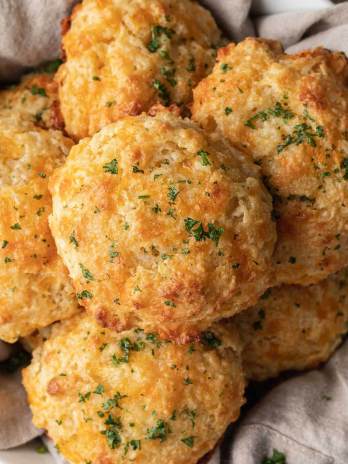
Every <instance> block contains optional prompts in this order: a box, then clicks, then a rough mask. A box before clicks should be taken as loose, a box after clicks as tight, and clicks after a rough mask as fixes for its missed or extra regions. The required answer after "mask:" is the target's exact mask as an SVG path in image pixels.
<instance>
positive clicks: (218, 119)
mask: <svg viewBox="0 0 348 464" xmlns="http://www.w3.org/2000/svg"><path fill="white" fill-rule="evenodd" d="M347 73H348V67H347V59H346V57H345V56H344V55H343V54H342V53H336V52H335V53H333V52H329V51H327V50H324V49H315V50H310V51H307V52H302V53H299V54H296V55H286V54H284V53H283V51H282V49H281V47H280V44H279V43H278V42H272V41H265V40H261V39H246V40H244V41H243V42H241V43H239V44H238V45H234V44H231V45H229V46H228V47H226V48H224V49H221V50H220V51H219V57H218V62H217V63H216V65H215V68H214V71H213V73H212V74H211V75H210V76H209V77H208V78H206V79H205V80H203V81H202V82H201V83H200V84H199V85H198V87H197V88H196V89H195V91H194V104H193V117H194V119H196V120H197V121H199V122H200V123H201V124H202V125H203V126H204V127H205V128H208V129H209V128H211V129H214V130H215V129H216V127H218V129H219V130H220V131H221V132H222V133H223V134H224V135H225V136H226V137H227V138H228V139H229V140H230V141H231V142H233V143H235V144H237V145H238V146H243V147H244V148H245V149H246V150H247V151H248V152H249V154H251V155H252V156H253V157H254V159H255V161H257V163H258V164H259V165H260V167H261V169H262V173H263V175H264V179H265V183H266V184H267V185H268V187H269V189H270V191H271V193H272V194H273V198H274V204H275V213H276V217H277V218H278V244H277V248H276V252H275V257H274V265H275V278H276V279H278V282H279V283H288V284H301V285H308V284H311V283H315V282H318V281H319V280H322V279H324V278H325V277H327V276H328V275H329V274H330V273H333V272H336V271H338V270H339V269H341V268H342V267H344V266H345V265H346V263H347V252H348V228H347V225H348V141H347V129H348V124H347V121H348V119H347V118H348V112H347V102H348V92H347V76H348V74H347Z"/></svg>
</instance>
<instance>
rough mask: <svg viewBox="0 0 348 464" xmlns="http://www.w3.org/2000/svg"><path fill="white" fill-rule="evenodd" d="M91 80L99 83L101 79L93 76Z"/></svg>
mask: <svg viewBox="0 0 348 464" xmlns="http://www.w3.org/2000/svg"><path fill="white" fill-rule="evenodd" d="M92 79H93V80H94V81H101V79H100V77H99V76H93V77H92Z"/></svg>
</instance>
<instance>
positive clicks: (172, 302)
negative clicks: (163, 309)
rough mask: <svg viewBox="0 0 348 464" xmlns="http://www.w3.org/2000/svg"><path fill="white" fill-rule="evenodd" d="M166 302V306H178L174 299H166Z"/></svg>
mask: <svg viewBox="0 0 348 464" xmlns="http://www.w3.org/2000/svg"><path fill="white" fill-rule="evenodd" d="M164 304H165V305H166V306H170V307H171V308H176V304H175V303H174V301H172V300H166V301H165V302H164Z"/></svg>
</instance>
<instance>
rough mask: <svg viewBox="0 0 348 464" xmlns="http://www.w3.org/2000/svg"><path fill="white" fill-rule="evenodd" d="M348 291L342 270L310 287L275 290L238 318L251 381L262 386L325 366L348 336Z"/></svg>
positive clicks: (288, 286)
mask: <svg viewBox="0 0 348 464" xmlns="http://www.w3.org/2000/svg"><path fill="white" fill-rule="evenodd" d="M347 288H348V271H347V269H344V270H342V271H340V272H338V273H337V274H334V275H332V276H330V277H329V278H327V279H326V280H323V281H322V282H320V283H319V284H314V285H310V286H309V287H301V286H295V285H283V286H281V287H277V288H272V289H270V290H268V291H267V292H266V293H265V294H264V295H263V297H262V298H261V299H260V300H259V301H258V303H257V304H256V305H255V306H254V307H253V308H250V309H247V310H246V311H243V313H242V314H240V315H238V316H236V318H235V319H234V320H235V322H236V328H237V330H238V332H239V333H240V336H241V338H242V341H243V343H244V352H243V363H244V368H245V371H246V375H247V377H248V378H251V379H254V380H264V379H266V378H269V377H276V376H277V375H279V374H280V373H281V372H282V371H287V370H303V369H310V368H314V367H316V366H317V365H318V364H320V363H322V362H325V361H326V360H327V359H328V358H329V356H330V355H331V354H332V353H333V352H334V350H335V349H336V348H337V346H338V345H339V344H340V343H341V341H342V338H343V336H344V335H345V334H346V333H347V330H348V326H347V323H348V295H347Z"/></svg>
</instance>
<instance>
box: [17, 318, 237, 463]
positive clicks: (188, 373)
mask: <svg viewBox="0 0 348 464" xmlns="http://www.w3.org/2000/svg"><path fill="white" fill-rule="evenodd" d="M239 351H240V346H239V342H238V340H237V338H236V335H235V334H233V333H232V332H229V331H228V330H227V328H224V327H221V326H220V325H214V326H213V327H212V328H210V329H209V331H206V332H204V333H203V334H201V338H200V341H197V342H195V343H192V344H189V345H176V344H174V343H172V342H169V341H163V340H160V339H159V338H158V336H157V335H156V334H155V333H145V332H143V331H142V330H140V329H135V330H131V331H127V332H124V333H119V334H117V333H115V332H113V331H110V330H109V329H103V328H101V327H100V326H99V325H98V324H97V323H96V321H95V320H94V318H92V317H91V316H88V315H87V316H77V317H74V318H72V319H70V320H68V321H64V322H63V323H60V324H57V325H56V326H55V327H54V328H53V331H52V334H51V336H50V338H49V339H48V341H46V342H45V343H44V344H43V345H42V346H41V347H39V348H37V349H36V350H35V351H34V355H33V361H32V364H31V365H30V366H29V367H28V368H26V369H25V370H24V375H23V378H24V386H25V388H26V390H27V393H28V399H29V404H30V406H31V409H32V412H33V421H34V424H35V425H36V426H37V427H39V428H43V429H46V430H47V432H48V434H49V436H50V437H51V438H52V439H53V440H54V442H55V444H56V446H57V447H58V448H59V451H60V452H61V453H62V454H63V456H64V457H65V458H66V459H67V460H68V461H69V462H71V463H72V464H80V463H81V462H93V463H95V464H97V463H98V464H99V463H100V464H101V463H104V464H106V463H114V462H124V463H129V462H133V463H139V464H140V463H145V462H146V463H147V464H155V463H158V462H161V463H162V462H166V463H168V464H174V463H175V464H196V463H197V461H198V460H199V459H200V458H201V457H202V456H203V455H205V454H206V453H207V452H208V451H210V450H211V449H212V448H214V446H215V445H216V443H217V441H218V440H219V438H220V437H221V435H222V434H223V433H224V431H225V429H226V427H227V426H228V424H229V423H230V422H232V421H235V420H236V419H237V418H238V416H239V410H240V407H241V405H242V404H243V402H244V398H243V394H244V378H243V372H242V368H241V361H240V354H239ZM226 405H228V407H226Z"/></svg>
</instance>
